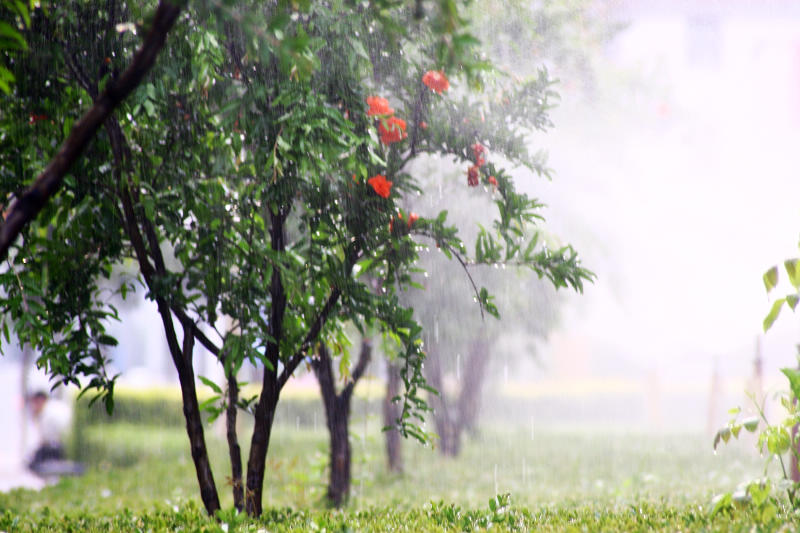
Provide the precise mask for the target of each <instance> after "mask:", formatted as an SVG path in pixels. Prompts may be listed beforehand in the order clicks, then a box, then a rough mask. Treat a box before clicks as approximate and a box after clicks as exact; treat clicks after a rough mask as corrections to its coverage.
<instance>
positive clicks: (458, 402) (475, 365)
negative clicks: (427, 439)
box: [426, 336, 489, 457]
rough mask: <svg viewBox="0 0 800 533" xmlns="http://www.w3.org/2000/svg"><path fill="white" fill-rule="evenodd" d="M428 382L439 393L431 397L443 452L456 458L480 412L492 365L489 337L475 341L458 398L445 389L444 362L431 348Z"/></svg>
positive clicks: (440, 448) (467, 361)
mask: <svg viewBox="0 0 800 533" xmlns="http://www.w3.org/2000/svg"><path fill="white" fill-rule="evenodd" d="M426 361H427V363H428V364H427V365H426V369H427V373H426V374H427V379H428V382H429V383H430V384H431V385H432V386H433V387H434V388H435V389H436V390H437V391H438V392H439V394H438V395H434V396H432V397H431V407H432V408H433V420H434V424H435V426H436V432H437V433H438V435H439V451H440V452H441V453H442V455H446V456H448V457H455V456H457V455H458V454H459V453H460V452H461V441H462V437H463V434H464V431H465V430H470V431H472V430H474V429H475V424H476V422H477V418H478V413H479V411H480V402H481V392H482V389H483V382H484V379H485V377H486V367H487V366H488V363H489V343H488V340H487V339H486V338H485V336H480V337H478V338H476V339H475V340H473V342H472V345H471V347H470V353H469V357H467V360H466V363H465V364H464V368H463V371H462V372H461V383H459V393H458V396H457V397H456V399H455V400H454V401H453V400H452V399H448V396H447V392H446V391H445V390H444V378H443V372H442V365H441V359H440V356H439V354H438V352H437V351H436V350H434V349H429V351H428V358H427V360H426Z"/></svg>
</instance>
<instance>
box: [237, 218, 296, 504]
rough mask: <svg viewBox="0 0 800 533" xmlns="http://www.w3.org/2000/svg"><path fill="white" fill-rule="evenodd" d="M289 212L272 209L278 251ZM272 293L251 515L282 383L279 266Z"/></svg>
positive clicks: (250, 475)
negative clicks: (279, 369) (280, 372)
mask: <svg viewBox="0 0 800 533" xmlns="http://www.w3.org/2000/svg"><path fill="white" fill-rule="evenodd" d="M288 216H289V210H288V208H279V209H278V211H277V212H274V211H272V210H271V209H270V210H269V220H270V229H269V233H270V247H271V248H272V250H274V251H275V252H283V251H284V250H285V249H286V235H285V228H284V223H285V222H286V217H288ZM269 293H270V297H271V300H272V304H271V306H270V307H271V308H270V315H269V336H270V339H271V340H270V341H269V342H268V343H267V351H266V358H267V362H268V365H267V367H266V368H264V379H263V381H262V382H261V397H260V398H259V400H258V403H257V404H256V410H255V426H254V427H253V437H252V439H251V440H250V457H249V458H248V460H247V488H246V490H245V495H244V499H245V509H246V510H247V514H249V515H250V516H261V511H262V503H261V498H262V494H263V492H264V466H265V464H266V462H267V451H268V450H269V439H270V435H271V434H272V422H273V421H274V420H275V408H276V407H277V405H278V396H279V395H280V390H281V385H280V384H279V383H278V361H280V342H281V338H282V337H283V317H284V313H285V312H286V291H285V290H284V287H283V282H282V281H281V275H280V271H279V269H278V268H277V267H273V268H272V275H271V276H270V287H269Z"/></svg>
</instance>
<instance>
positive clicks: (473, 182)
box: [467, 165, 481, 187]
mask: <svg viewBox="0 0 800 533" xmlns="http://www.w3.org/2000/svg"><path fill="white" fill-rule="evenodd" d="M480 170H481V169H480V167H479V166H478V165H472V166H471V167H469V168H468V169H467V185H469V186H470V187H477V186H478V183H479V180H478V176H480Z"/></svg>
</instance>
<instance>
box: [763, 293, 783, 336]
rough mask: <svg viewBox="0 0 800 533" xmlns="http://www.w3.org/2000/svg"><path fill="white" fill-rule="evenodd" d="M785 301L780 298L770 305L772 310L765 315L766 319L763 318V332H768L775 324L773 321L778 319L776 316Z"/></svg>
mask: <svg viewBox="0 0 800 533" xmlns="http://www.w3.org/2000/svg"><path fill="white" fill-rule="evenodd" d="M785 301H786V299H785V298H780V299H778V300H775V303H773V304H772V309H770V310H769V314H767V316H766V318H764V331H765V332H766V331H769V328H771V327H772V324H774V323H775V320H777V319H778V315H779V314H780V313H781V307H783V304H784V302H785Z"/></svg>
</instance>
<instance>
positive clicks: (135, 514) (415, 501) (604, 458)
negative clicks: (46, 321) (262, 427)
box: [0, 418, 800, 531]
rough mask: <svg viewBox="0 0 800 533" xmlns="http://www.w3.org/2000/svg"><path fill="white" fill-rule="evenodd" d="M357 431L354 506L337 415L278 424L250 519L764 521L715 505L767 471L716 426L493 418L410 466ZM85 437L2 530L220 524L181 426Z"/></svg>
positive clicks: (598, 525) (270, 522)
mask: <svg viewBox="0 0 800 533" xmlns="http://www.w3.org/2000/svg"><path fill="white" fill-rule="evenodd" d="M247 433H248V431H247V429H246V428H245V429H244V431H243V432H242V434H243V435H244V434H247ZM351 434H352V442H353V451H354V457H353V460H354V465H353V475H354V479H353V490H352V499H351V502H350V505H349V506H348V508H347V509H346V510H345V511H330V510H327V509H326V508H325V505H324V493H325V481H326V479H325V476H326V465H327V436H326V434H325V433H324V427H323V426H321V425H320V426H319V427H318V428H317V429H316V430H314V429H313V428H303V427H296V426H295V425H291V424H285V423H284V424H280V425H278V426H276V428H275V431H274V433H273V440H272V443H271V445H270V452H269V455H268V461H267V475H266V481H265V485H264V506H265V508H267V509H269V510H270V511H269V512H268V513H267V515H266V516H265V517H264V519H262V520H261V521H260V522H258V523H248V524H245V525H243V526H242V528H243V529H244V530H247V529H248V528H249V527H250V526H252V530H253V531H257V530H258V529H259V528H262V529H265V530H267V531H284V530H287V531H292V530H296V531H308V530H312V529H315V528H316V529H320V530H321V529H327V530H328V531H339V530H342V529H343V528H344V527H345V526H347V527H348V528H350V530H353V531H387V530H390V529H396V530H402V531H426V530H430V531H438V530H458V531H461V530H471V529H474V528H477V529H483V528H488V527H489V526H490V525H492V524H493V526H492V527H493V529H494V528H499V529H500V530H504V529H517V530H529V529H537V530H543V531H548V530H553V531H561V530H569V529H571V528H575V530H576V531H580V530H583V529H588V530H592V531H595V530H651V529H656V530H658V529H663V530H670V531H674V530H678V529H681V530H685V529H691V530H706V529H713V530H719V531H727V530H731V529H734V530H736V529H741V530H749V529H750V527H752V526H753V524H754V523H756V522H758V519H757V516H756V515H754V514H753V513H751V512H750V511H748V510H746V509H744V510H736V511H733V512H732V513H728V514H725V513H723V514H718V515H716V516H715V517H713V519H712V518H711V516H710V510H711V504H710V502H711V499H712V497H713V496H714V495H715V494H719V493H721V492H725V491H730V490H733V489H734V488H735V487H736V486H737V485H738V484H739V483H741V482H743V481H748V480H751V479H753V478H755V477H758V476H759V475H760V474H761V473H762V469H763V460H762V459H760V458H759V457H758V456H757V455H755V454H754V453H753V452H752V451H751V449H752V443H744V442H742V443H735V444H733V445H732V446H728V447H723V448H721V449H720V450H719V453H718V455H714V454H713V453H712V451H711V441H710V439H709V438H707V437H705V436H699V435H677V434H644V433H632V432H623V431H609V432H602V433H601V432H597V431H592V432H588V431H582V430H578V429H576V430H572V431H569V430H559V431H555V430H550V431H547V430H544V429H542V430H537V432H536V433H535V434H534V435H531V431H530V429H529V428H487V429H485V430H483V431H482V432H481V433H480V434H479V435H477V436H474V437H473V438H470V439H468V440H467V441H466V442H465V446H464V450H463V453H462V454H461V456H460V457H458V458H455V459H452V458H443V457H441V456H440V455H439V454H438V453H437V452H436V451H432V450H431V449H429V448H423V447H421V446H419V445H418V444H416V443H414V442H410V441H409V442H406V443H404V450H403V451H404V458H405V466H406V471H405V473H404V474H403V475H391V474H388V473H386V469H385V466H384V455H383V448H382V446H383V440H382V435H381V433H380V431H379V429H378V422H377V420H375V419H372V418H370V419H368V420H364V419H363V418H362V419H361V420H358V419H356V420H355V421H354V423H353V425H352V427H351ZM207 435H208V440H209V445H210V453H211V457H212V462H213V463H214V464H215V474H216V481H217V485H218V488H219V491H220V496H221V497H222V498H223V508H226V509H229V508H230V507H231V506H232V501H231V496H230V488H229V486H228V485H227V481H226V477H227V475H228V474H229V467H228V465H227V449H226V447H225V445H224V442H223V440H222V438H221V434H220V432H219V430H218V428H208V430H207ZM82 443H83V444H82V446H83V448H82V450H81V452H82V456H83V457H84V458H85V459H87V465H88V471H87V473H86V474H85V475H84V476H82V477H80V478H65V479H62V480H61V481H60V482H59V483H57V484H55V485H53V486H49V487H46V488H45V489H43V490H42V491H41V492H33V491H27V490H16V491H12V492H10V493H8V494H0V531H17V530H19V531H28V530H37V529H38V530H43V531H48V530H49V531H64V530H74V531H107V530H109V529H111V530H120V531H128V530H131V531H135V530H142V531H147V530H148V529H152V530H156V531H157V530H173V529H175V528H177V527H180V526H182V527H184V528H185V529H187V530H201V529H203V528H206V529H207V530H213V531H216V530H218V529H217V528H218V525H217V524H216V523H214V522H209V521H208V520H207V519H206V518H205V517H204V515H203V513H202V512H201V506H200V504H199V497H198V491H197V487H196V480H195V475H194V469H193V466H192V463H191V457H190V455H189V449H188V444H187V441H186V437H185V434H184V433H183V431H182V430H181V429H178V428H164V427H155V426H142V425H134V424H103V425H94V426H89V427H88V428H85V431H84V434H83V440H82ZM242 444H243V445H245V446H244V448H245V450H244V452H245V457H246V448H247V446H246V443H244V442H243V443H242ZM504 493H510V494H511V507H510V508H505V507H503V506H501V507H503V509H502V512H498V511H497V510H495V511H492V510H491V509H490V508H489V507H488V503H487V502H488V501H489V500H490V499H492V498H494V497H495V496H496V495H497V494H504ZM431 502H434V503H431ZM435 502H439V503H435ZM442 502H444V503H442ZM3 513H5V514H3ZM15 520H16V524H15V522H14V521H15ZM229 520H230V521H233V519H232V518H229ZM775 520H776V521H774V522H771V523H770V524H772V525H774V524H780V523H782V522H785V521H790V522H791V523H793V524H794V525H795V527H797V526H800V518H796V517H794V515H790V514H788V513H787V512H786V511H781V512H780V513H779V515H778V517H777V518H776V519H775ZM770 524H768V525H770ZM231 527H233V524H231ZM767 529H769V527H768V528H767Z"/></svg>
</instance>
